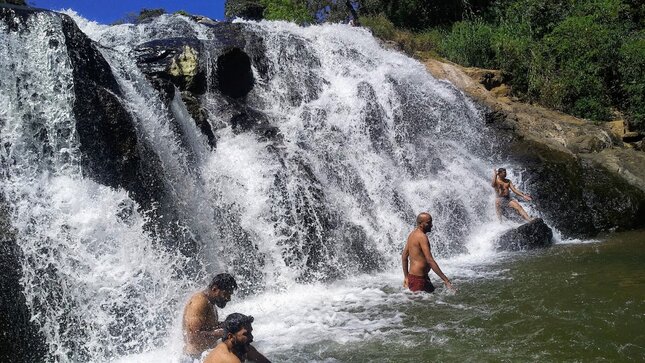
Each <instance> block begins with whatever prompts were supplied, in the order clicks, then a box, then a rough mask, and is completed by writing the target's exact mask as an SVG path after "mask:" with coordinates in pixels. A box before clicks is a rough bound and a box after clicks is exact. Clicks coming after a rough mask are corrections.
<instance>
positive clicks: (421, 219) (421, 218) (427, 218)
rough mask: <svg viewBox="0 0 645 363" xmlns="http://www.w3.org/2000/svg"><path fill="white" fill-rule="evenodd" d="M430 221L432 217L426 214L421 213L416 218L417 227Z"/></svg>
mask: <svg viewBox="0 0 645 363" xmlns="http://www.w3.org/2000/svg"><path fill="white" fill-rule="evenodd" d="M430 221H432V216H431V215H430V213H428V212H421V213H419V215H418V216H417V226H420V225H421V224H423V223H427V222H430Z"/></svg>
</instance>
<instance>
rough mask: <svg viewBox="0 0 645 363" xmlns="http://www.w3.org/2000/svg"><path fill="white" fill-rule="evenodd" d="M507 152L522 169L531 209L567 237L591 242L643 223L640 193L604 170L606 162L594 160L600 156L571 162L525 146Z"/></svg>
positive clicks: (615, 172)
mask: <svg viewBox="0 0 645 363" xmlns="http://www.w3.org/2000/svg"><path fill="white" fill-rule="evenodd" d="M507 151H508V152H509V153H510V155H511V160H513V161H514V162H516V163H517V164H519V165H523V166H524V167H525V168H526V169H527V171H526V175H525V185H524V190H526V191H528V192H530V193H531V195H532V196H533V200H534V202H535V204H536V209H537V210H539V211H540V213H541V215H542V216H543V217H544V218H545V220H547V221H548V222H549V224H550V225H551V226H553V227H554V228H557V229H558V230H559V231H561V232H562V233H564V234H565V235H566V236H575V237H590V236H594V235H596V234H597V233H598V232H600V231H603V230H616V229H617V230H625V229H630V228H637V227H639V226H642V225H643V224H644V223H645V192H643V190H642V189H641V188H639V187H637V186H635V185H633V184H632V183H629V182H628V180H626V177H624V176H622V175H620V174H619V173H620V171H619V170H608V169H606V168H605V167H604V165H608V163H607V162H606V161H602V163H601V162H600V161H599V160H596V159H597V158H598V157H600V156H602V155H604V154H602V155H598V154H595V153H594V154H588V155H590V156H593V157H590V158H582V157H575V156H574V155H572V154H569V153H566V152H563V151H560V150H556V149H552V148H549V147H548V146H546V145H544V144H541V143H538V142H533V141H526V140H524V141H517V142H516V143H515V144H513V145H512V146H511V147H510V148H509V150H507ZM603 152H604V151H603Z"/></svg>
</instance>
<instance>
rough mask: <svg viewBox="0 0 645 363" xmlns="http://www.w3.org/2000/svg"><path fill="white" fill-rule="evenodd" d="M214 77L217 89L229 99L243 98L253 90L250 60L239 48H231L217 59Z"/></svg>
mask: <svg viewBox="0 0 645 363" xmlns="http://www.w3.org/2000/svg"><path fill="white" fill-rule="evenodd" d="M216 75H217V88H218V89H219V90H220V92H222V93H223V94H225V95H227V96H229V97H233V98H241V97H244V96H246V95H247V94H248V93H249V92H250V91H251V89H252V88H253V83H254V79H253V72H252V71H251V59H250V58H249V56H248V55H247V54H246V53H244V51H242V50H241V49H239V48H233V49H231V50H230V51H228V52H226V53H224V54H222V55H220V56H219V57H218V58H217V73H216Z"/></svg>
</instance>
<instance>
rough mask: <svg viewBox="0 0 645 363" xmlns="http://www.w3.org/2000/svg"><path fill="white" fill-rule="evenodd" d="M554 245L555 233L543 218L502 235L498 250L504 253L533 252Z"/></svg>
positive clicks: (498, 242)
mask: <svg viewBox="0 0 645 363" xmlns="http://www.w3.org/2000/svg"><path fill="white" fill-rule="evenodd" d="M552 244H553V231H552V230H551V228H549V226H547V225H546V223H544V221H543V220H542V219H541V218H537V219H534V220H533V221H531V222H529V223H525V224H523V225H521V226H519V227H517V228H515V229H512V230H510V231H508V232H506V233H504V234H502V235H501V236H500V237H499V239H498V241H497V248H498V249H500V250H504V251H520V250H532V249H536V248H544V247H549V246H551V245H552Z"/></svg>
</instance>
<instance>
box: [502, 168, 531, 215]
mask: <svg viewBox="0 0 645 363" xmlns="http://www.w3.org/2000/svg"><path fill="white" fill-rule="evenodd" d="M492 186H493V188H495V192H496V193H497V199H496V200H495V211H496V212H497V218H499V221H500V222H501V221H502V209H504V208H513V209H515V211H517V213H518V214H519V215H520V216H521V217H522V218H523V219H524V220H525V221H527V222H530V221H532V220H533V218H531V217H529V215H528V214H527V213H526V211H525V210H524V208H522V206H521V205H520V203H518V202H517V200H515V199H512V198H511V192H510V191H513V193H515V194H517V195H519V196H520V197H522V198H523V199H524V200H525V201H527V202H528V201H531V200H532V199H531V196H530V195H528V194H524V193H522V192H520V191H519V190H517V188H515V186H514V185H513V183H512V182H511V181H510V180H509V179H506V169H504V168H499V169H496V170H495V169H494V173H493V182H492Z"/></svg>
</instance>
